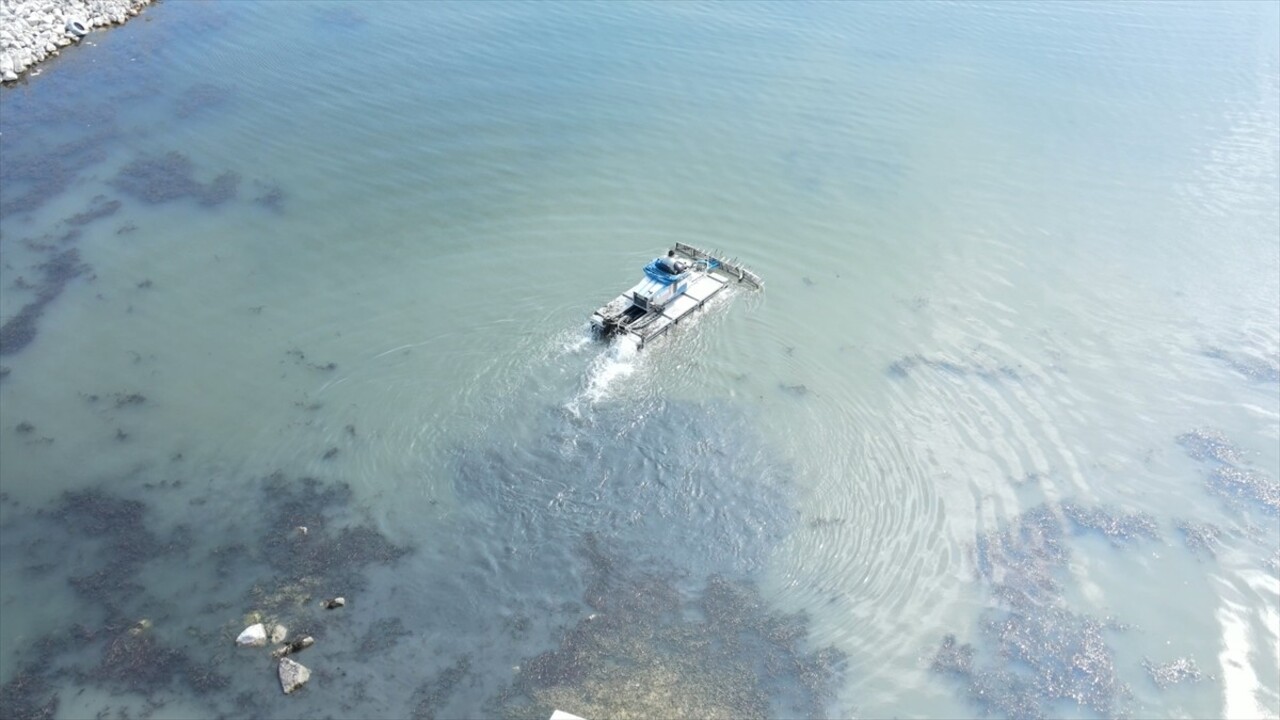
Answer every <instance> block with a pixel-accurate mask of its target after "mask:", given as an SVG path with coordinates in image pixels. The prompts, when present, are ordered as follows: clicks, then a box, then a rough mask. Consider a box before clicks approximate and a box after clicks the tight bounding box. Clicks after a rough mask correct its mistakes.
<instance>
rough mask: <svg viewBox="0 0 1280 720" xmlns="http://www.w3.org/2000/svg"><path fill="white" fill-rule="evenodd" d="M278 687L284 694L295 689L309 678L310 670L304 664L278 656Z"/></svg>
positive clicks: (304, 683)
mask: <svg viewBox="0 0 1280 720" xmlns="http://www.w3.org/2000/svg"><path fill="white" fill-rule="evenodd" d="M279 674H280V689H281V690H284V694H285V695H288V694H289V693H291V692H293V691H294V690H297V689H298V688H300V687H302V686H303V685H306V684H307V681H308V680H310V679H311V671H310V670H308V669H307V668H306V666H304V665H302V664H301V663H298V662H296V661H293V660H290V659H289V658H280V670H279Z"/></svg>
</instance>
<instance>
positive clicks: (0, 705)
mask: <svg viewBox="0 0 1280 720" xmlns="http://www.w3.org/2000/svg"><path fill="white" fill-rule="evenodd" d="M57 714H58V694H57V693H56V692H54V691H53V687H52V686H51V685H50V683H49V681H48V679H47V678H45V677H44V675H43V673H41V672H40V671H39V669H32V668H23V669H22V670H19V671H18V674H17V675H14V676H13V678H12V679H10V680H9V682H7V683H5V684H4V686H3V687H0V717H2V718H5V719H6V720H53V719H54V718H55V717H57Z"/></svg>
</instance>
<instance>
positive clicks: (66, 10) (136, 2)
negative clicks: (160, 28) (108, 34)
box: [0, 0, 151, 82]
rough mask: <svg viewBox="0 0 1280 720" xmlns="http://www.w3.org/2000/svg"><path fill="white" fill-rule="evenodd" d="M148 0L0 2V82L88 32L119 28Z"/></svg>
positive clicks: (12, 78)
mask: <svg viewBox="0 0 1280 720" xmlns="http://www.w3.org/2000/svg"><path fill="white" fill-rule="evenodd" d="M150 2H151V0H36V1H35V2H29V1H28V0H0V78H2V79H3V80H4V82H13V81H15V80H17V79H18V78H19V77H20V76H21V75H22V74H23V73H24V72H26V71H27V70H29V69H30V68H32V67H34V66H35V65H36V64H37V63H39V62H40V61H42V60H44V59H45V58H48V57H51V56H56V55H57V54H58V50H59V49H60V48H64V47H66V46H68V45H70V44H72V43H74V42H79V41H80V39H81V38H83V37H84V36H85V35H86V34H88V33H89V31H90V30H92V29H93V28H97V27H105V26H109V25H121V24H123V23H124V22H125V21H127V20H128V19H129V18H131V17H133V16H135V15H137V14H138V13H139V12H141V10H142V8H143V7H145V6H146V5H148V4H150Z"/></svg>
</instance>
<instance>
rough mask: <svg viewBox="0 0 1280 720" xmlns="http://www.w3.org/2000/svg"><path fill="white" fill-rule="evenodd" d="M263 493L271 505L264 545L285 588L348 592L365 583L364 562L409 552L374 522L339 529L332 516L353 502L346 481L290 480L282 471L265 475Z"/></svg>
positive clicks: (393, 558)
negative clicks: (390, 538) (385, 534)
mask: <svg viewBox="0 0 1280 720" xmlns="http://www.w3.org/2000/svg"><path fill="white" fill-rule="evenodd" d="M263 492H264V494H265V496H266V497H265V499H264V503H263V506H264V507H265V508H266V509H267V529H266V533H265V535H264V537H263V548H264V550H265V555H266V560H267V563H268V564H269V565H270V566H271V567H272V568H273V569H274V570H275V571H276V576H277V577H278V578H279V579H280V585H281V587H293V588H297V589H299V591H305V590H304V589H307V588H309V589H312V590H317V591H318V590H321V589H332V591H333V592H334V593H336V594H341V593H349V592H351V591H352V590H353V589H355V588H358V587H361V586H362V584H363V582H364V580H363V576H362V574H361V570H363V568H364V567H365V566H368V565H372V564H387V563H391V562H394V561H396V560H398V559H399V558H401V557H403V556H404V555H405V554H406V553H408V552H409V548H407V547H402V546H399V545H396V544H394V543H392V542H391V541H390V540H388V539H387V538H386V536H384V535H383V534H382V533H380V532H378V530H377V529H376V528H375V527H374V526H373V525H372V524H370V523H367V522H366V523H361V524H347V525H344V526H342V527H335V524H336V523H335V522H334V520H335V518H334V517H333V516H334V515H336V514H337V513H338V512H339V511H342V510H345V509H347V506H349V505H350V504H351V500H352V492H351V487H350V486H349V485H347V484H346V483H322V482H320V481H319V480H316V479H315V478H301V479H298V480H294V481H288V480H286V479H285V476H284V474H283V473H279V472H277V473H274V474H272V475H271V476H269V477H268V478H266V480H265V481H264V483H263ZM299 527H305V528H307V532H306V533H305V534H304V533H302V532H300V531H299V530H298V528H299Z"/></svg>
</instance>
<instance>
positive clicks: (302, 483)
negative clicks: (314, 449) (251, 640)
mask: <svg viewBox="0 0 1280 720" xmlns="http://www.w3.org/2000/svg"><path fill="white" fill-rule="evenodd" d="M121 397H122V398H126V399H127V398H128V395H122V396H121ZM125 404H130V403H128V402H126V403H125ZM194 484H196V483H191V482H187V481H186V480H184V479H183V478H172V479H166V480H163V481H160V482H154V483H153V482H147V483H144V484H143V485H142V487H143V488H145V491H144V493H145V494H144V495H142V496H140V497H146V498H149V497H150V494H151V493H160V494H161V495H160V497H161V498H162V499H164V500H168V499H169V498H171V497H172V496H168V495H164V494H165V493H174V492H186V490H185V489H186V488H189V487H191V486H192V485H194ZM259 489H260V492H261V496H260V498H259V500H258V503H257V504H256V506H255V512H254V513H252V514H251V516H250V517H249V518H247V519H246V520H245V521H243V522H235V523H234V528H233V530H234V532H235V537H236V538H237V539H238V541H237V542H233V543H230V544H223V545H217V546H215V549H214V550H213V551H212V552H210V553H200V554H198V555H195V556H193V553H192V548H193V547H195V546H196V545H197V544H202V545H203V544H204V542H207V541H208V540H210V539H215V540H216V539H217V538H223V537H225V536H224V535H223V533H224V532H225V531H226V530H227V528H226V527H218V525H217V523H216V522H214V523H213V524H212V525H213V526H214V528H216V529H214V532H216V533H217V535H216V537H215V538H210V537H207V536H205V535H203V533H206V532H208V531H209V530H210V529H211V528H209V527H205V523H203V522H201V523H199V524H197V525H195V526H194V528H193V526H190V525H187V524H184V523H178V524H176V525H174V526H172V527H171V528H168V529H165V530H161V529H159V528H157V527H156V522H155V519H154V512H153V511H152V510H151V509H150V506H149V504H148V501H144V500H142V499H137V498H133V497H128V496H125V495H123V494H119V493H116V492H113V491H112V490H110V489H108V486H106V485H103V486H95V487H90V488H87V489H83V490H75V491H68V492H64V493H63V494H62V495H60V496H58V497H57V498H56V499H55V500H54V501H53V502H51V503H49V505H47V506H46V507H44V508H43V509H39V510H37V511H35V512H31V513H27V514H24V515H20V516H17V517H15V518H13V519H11V520H9V521H7V522H6V523H5V525H3V526H0V540H2V541H3V545H4V550H5V554H6V559H10V558H14V557H21V558H22V562H23V563H24V566H23V571H24V572H25V575H26V577H28V578H31V579H38V580H39V581H41V582H50V581H52V582H55V583H56V582H58V581H59V580H60V579H61V577H65V578H66V582H67V583H68V584H69V585H70V586H71V587H72V588H73V589H74V598H75V600H74V602H73V605H74V607H75V610H74V612H73V613H71V617H70V618H69V622H74V624H68V625H67V626H64V627H61V628H58V629H55V630H54V631H52V632H50V633H49V634H47V635H45V636H42V637H40V638H37V639H36V640H35V641H33V642H29V643H27V644H26V645H25V646H20V647H18V648H17V651H18V653H17V654H18V657H19V660H20V662H21V665H20V667H21V670H20V672H19V673H18V674H17V675H15V676H13V677H12V678H11V679H10V681H9V682H8V683H7V684H6V685H5V686H4V688H3V689H2V690H0V703H3V704H2V705H0V717H3V718H6V719H7V718H11V717H14V718H22V717H54V716H55V713H56V711H57V709H58V708H59V707H63V708H65V707H66V704H65V700H66V695H67V693H69V692H76V688H80V691H81V692H82V691H83V689H84V688H86V687H97V688H102V689H104V690H107V691H108V692H109V693H110V694H111V695H112V696H114V697H120V698H121V700H120V702H121V705H120V707H119V708H115V709H113V708H110V707H104V708H103V712H105V713H107V716H111V717H115V716H116V715H117V714H121V713H126V712H128V708H136V707H140V706H138V705H137V703H138V701H140V700H141V701H144V702H145V703H146V705H145V707H146V714H145V715H144V717H145V716H154V717H164V716H165V713H164V710H163V708H164V706H165V704H166V703H167V702H168V701H169V699H171V698H172V697H174V696H175V694H176V695H181V696H184V697H186V698H188V699H193V698H199V699H200V700H199V701H200V702H204V703H206V706H205V707H206V708H207V709H208V713H209V716H210V717H214V716H218V715H223V716H241V715H242V713H240V712H239V710H237V708H239V709H240V710H246V711H247V714H248V715H252V716H259V717H261V716H267V715H275V716H279V708H275V707H273V706H271V705H270V704H268V703H267V702H266V701H265V700H264V699H263V698H261V697H256V695H258V693H255V699H254V700H252V701H247V700H246V699H245V698H243V697H240V696H235V697H233V695H234V693H233V689H234V686H235V685H236V684H238V683H239V682H243V677H242V676H244V675H245V668H252V666H253V663H252V661H246V662H243V663H242V662H239V661H236V662H233V663H228V662H227V659H228V658H229V657H231V656H232V655H233V653H234V652H235V648H234V647H233V646H232V643H231V639H232V638H234V633H238V632H239V631H240V629H242V628H243V624H242V618H243V617H244V615H245V613H247V612H249V611H258V612H260V613H263V614H265V615H266V616H267V617H269V618H272V619H275V620H278V621H281V622H284V623H285V624H286V625H287V626H288V627H289V628H290V633H291V637H293V638H300V637H302V636H304V635H314V636H315V637H316V638H317V640H318V641H319V642H320V643H325V642H327V638H329V637H331V636H332V631H331V630H329V627H330V626H331V625H333V623H335V622H340V620H332V619H331V618H334V617H337V616H335V615H332V614H330V615H326V614H325V611H324V610H321V609H320V607H319V600H320V598H321V597H322V596H327V595H325V593H332V594H346V595H348V596H351V595H352V594H354V593H358V592H359V591H360V590H361V588H363V587H364V585H365V583H366V580H365V578H364V575H363V571H364V570H365V569H366V568H367V567H368V566H369V565H371V564H382V563H390V562H393V561H394V560H396V559H398V558H400V557H402V556H403V555H404V554H405V553H406V552H408V549H407V548H403V547H400V546H397V545H395V544H393V543H391V542H390V541H388V540H387V539H386V538H385V537H383V536H382V535H381V534H380V533H379V532H378V531H377V530H376V528H374V527H373V526H372V525H370V524H368V523H364V522H361V520H360V517H359V512H358V511H357V509H356V508H353V507H352V498H351V491H350V488H349V487H348V486H346V485H345V484H343V483H340V482H324V481H319V480H315V479H310V478H302V479H296V480H289V479H286V478H285V476H284V475H283V474H280V473H278V474H275V475H272V476H270V477H268V478H266V479H265V480H263V481H261V482H260V484H259ZM208 499H209V498H207V497H203V498H202V497H196V498H193V499H192V500H193V502H192V507H193V508H200V507H202V506H203V505H204V503H206V502H208ZM194 501H200V502H194ZM193 513H194V514H193V516H192V517H193V518H195V517H197V516H200V515H201V511H200V510H198V509H197V510H193ZM204 519H205V520H208V519H209V518H207V517H205V518H204ZM304 523H305V524H306V525H307V528H308V529H307V532H306V533H305V534H304V533H301V532H299V531H298V529H297V527H296V526H298V525H302V524H304ZM278 530H279V531H278ZM295 538H300V539H301V542H299V541H296V540H295ZM197 541H202V542H200V543H197ZM211 545H212V544H209V545H206V546H211ZM193 560H195V561H196V562H193ZM264 570H265V572H264ZM174 574H178V575H181V576H183V577H184V578H186V579H188V580H189V582H184V583H181V584H180V585H178V586H173V587H169V586H168V585H165V584H164V582H163V581H161V587H160V588H154V587H153V585H154V582H155V580H156V579H157V578H162V577H163V578H167V577H169V576H172V575H174ZM264 578H265V579H264ZM187 588H190V589H187ZM174 592H179V593H182V594H184V595H188V594H190V593H192V592H195V593H198V595H197V596H196V597H195V598H191V597H184V598H176V597H174V596H172V595H171V594H170V593H174ZM200 597H203V599H204V602H203V603H200V602H195V600H197V599H199V598H200ZM202 604H203V607H202V609H200V610H198V611H195V612H184V613H181V614H179V612H177V608H179V607H184V606H192V607H197V608H199V607H201V605H202ZM367 627H368V630H367V632H366V634H365V636H364V637H363V638H361V639H360V640H359V641H358V642H357V643H356V647H355V648H354V649H355V650H356V651H357V654H356V655H355V657H356V659H357V660H360V661H364V660H366V659H367V658H368V657H369V656H370V655H371V654H375V653H382V652H385V651H388V650H390V649H391V648H393V647H394V646H395V645H396V644H397V642H398V641H400V640H401V639H403V638H404V637H407V636H408V635H409V633H410V629H409V627H408V626H407V625H406V624H405V623H404V621H403V620H401V619H399V618H394V617H390V618H386V617H384V618H377V617H375V618H374V620H373V621H372V622H371V623H369V624H368V626H367ZM228 633H231V634H230V636H227V634H228ZM321 647H325V646H324V645H321ZM307 652H315V651H307ZM258 659H259V660H261V658H258ZM315 670H316V673H317V677H324V673H325V672H337V671H336V670H332V669H330V670H326V669H325V668H324V667H323V665H321V666H320V667H317V668H316V669H315ZM268 675H270V673H268ZM233 678H240V679H237V680H235V681H233ZM329 682H330V684H331V685H333V686H335V687H345V686H344V685H343V684H342V683H341V682H340V681H339V680H338V679H337V677H331V678H330V680H329ZM275 691H276V692H278V688H276V689H275ZM59 692H61V693H62V694H63V698H62V700H63V703H62V705H59V698H58V693H59ZM266 697H267V698H268V699H271V698H274V697H275V696H274V695H267V696H266ZM228 713H230V715H228Z"/></svg>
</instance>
